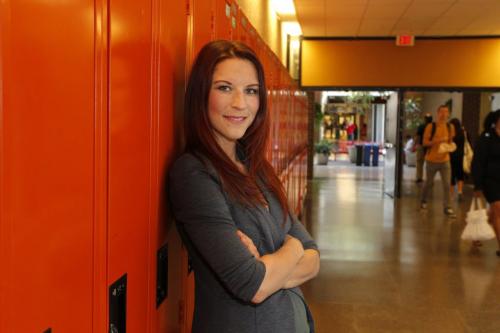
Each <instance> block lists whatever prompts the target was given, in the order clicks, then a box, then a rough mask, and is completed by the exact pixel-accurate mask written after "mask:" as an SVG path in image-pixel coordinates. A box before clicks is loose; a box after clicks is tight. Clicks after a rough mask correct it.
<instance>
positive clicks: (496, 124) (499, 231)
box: [472, 109, 500, 257]
mask: <svg viewBox="0 0 500 333" xmlns="http://www.w3.org/2000/svg"><path fill="white" fill-rule="evenodd" d="M472 178H473V179H474V195H475V196H476V197H481V196H483V195H484V197H485V198H486V201H488V203H489V204H490V211H489V220H490V223H491V225H492V226H493V229H494V230H495V234H496V236H497V241H498V248H499V250H498V251H497V252H496V254H497V256H499V257H500V109H499V110H496V111H494V112H491V113H489V114H488V116H487V117H486V119H485V121H484V132H483V133H482V134H481V136H480V138H479V141H478V142H477V145H476V148H475V150H474V158H473V160H472Z"/></svg>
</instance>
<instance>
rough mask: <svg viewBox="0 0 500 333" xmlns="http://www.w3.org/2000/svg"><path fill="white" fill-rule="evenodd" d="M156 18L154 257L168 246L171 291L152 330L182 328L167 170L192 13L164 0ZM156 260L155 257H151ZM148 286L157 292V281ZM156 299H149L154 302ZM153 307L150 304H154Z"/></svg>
mask: <svg viewBox="0 0 500 333" xmlns="http://www.w3.org/2000/svg"><path fill="white" fill-rule="evenodd" d="M153 13H156V14H155V15H156V16H154V19H153V22H156V24H155V25H153V26H154V27H155V30H153V36H156V38H157V39H156V40H155V41H154V45H155V48H154V50H155V55H154V56H153V59H157V61H153V66H156V67H154V70H153V73H155V74H154V76H153V80H152V82H153V101H155V103H154V105H153V119H154V121H153V123H154V124H155V126H153V128H152V130H153V131H154V135H153V138H155V140H156V142H155V144H154V146H153V147H155V148H154V149H153V152H154V153H155V154H156V156H157V158H156V159H153V160H156V163H155V165H154V167H155V168H156V170H155V172H154V174H153V177H152V189H151V193H152V199H153V200H152V205H151V210H150V212H151V216H152V221H154V225H153V233H154V234H153V236H154V237H152V239H151V243H152V244H153V245H152V249H151V250H150V254H149V255H150V256H153V259H152V260H156V252H157V250H158V249H159V248H160V247H162V246H163V245H164V244H167V254H168V257H167V258H168V266H167V267H168V271H167V274H168V277H167V283H168V284H167V295H166V299H165V301H163V302H162V303H161V304H160V305H159V306H158V308H157V310H156V323H154V326H153V327H154V329H153V330H152V332H155V333H156V332H157V333H160V332H162V333H163V332H166V333H174V332H180V330H181V324H182V323H180V321H179V304H180V301H181V299H182V297H183V295H182V288H181V285H182V283H183V280H182V277H183V276H184V275H183V274H182V272H181V265H182V261H181V251H182V249H181V240H180V238H179V235H178V233H177V231H176V230H175V226H174V225H173V221H171V220H170V219H168V212H167V208H168V206H167V198H166V193H167V188H166V187H165V186H166V176H167V174H166V171H167V170H168V166H169V165H170V163H171V162H172V160H173V158H174V156H175V155H174V154H175V152H176V151H179V150H180V148H181V147H182V144H183V143H182V142H181V140H180V139H181V134H182V131H181V130H180V128H182V126H181V124H182V113H183V101H184V87H185V76H186V72H187V69H186V60H187V59H186V41H187V25H188V19H187V18H188V16H187V12H186V7H185V3H184V2H183V1H170V0H161V1H160V2H159V8H158V9H157V10H153ZM153 262H154V261H153ZM152 287H153V288H151V287H150V288H149V289H150V291H151V292H153V293H155V292H156V290H155V289H156V288H155V285H153V286H152ZM151 301H152V300H151V299H150V302H151ZM155 303H156V302H155ZM150 306H151V305H150Z"/></svg>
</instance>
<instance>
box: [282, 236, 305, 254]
mask: <svg viewBox="0 0 500 333" xmlns="http://www.w3.org/2000/svg"><path fill="white" fill-rule="evenodd" d="M283 246H287V247H288V248H290V250H291V251H293V252H294V254H295V256H296V257H298V258H302V257H303V256H304V247H303V246H302V243H301V242H300V241H299V240H298V239H297V238H295V237H292V236H290V235H287V237H286V238H285V244H283Z"/></svg>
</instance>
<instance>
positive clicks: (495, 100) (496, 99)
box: [491, 93, 500, 111]
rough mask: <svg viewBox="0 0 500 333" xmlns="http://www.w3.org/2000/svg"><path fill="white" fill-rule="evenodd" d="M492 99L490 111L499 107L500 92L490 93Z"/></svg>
mask: <svg viewBox="0 0 500 333" xmlns="http://www.w3.org/2000/svg"><path fill="white" fill-rule="evenodd" d="M491 97H493V100H492V101H491V111H495V110H498V109H500V93H495V94H491Z"/></svg>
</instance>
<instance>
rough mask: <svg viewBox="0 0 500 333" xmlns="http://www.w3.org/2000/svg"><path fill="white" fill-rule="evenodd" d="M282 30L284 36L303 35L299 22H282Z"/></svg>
mask: <svg viewBox="0 0 500 333" xmlns="http://www.w3.org/2000/svg"><path fill="white" fill-rule="evenodd" d="M281 30H282V32H283V33H284V35H285V36H286V35H290V36H300V35H302V29H301V28H300V24H299V22H296V21H295V22H293V21H290V22H282V23H281Z"/></svg>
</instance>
